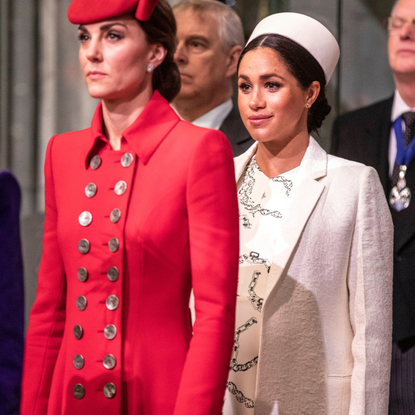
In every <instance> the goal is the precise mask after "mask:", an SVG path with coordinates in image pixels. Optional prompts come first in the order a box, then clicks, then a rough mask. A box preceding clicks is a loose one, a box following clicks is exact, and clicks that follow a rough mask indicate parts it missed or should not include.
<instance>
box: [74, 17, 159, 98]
mask: <svg viewBox="0 0 415 415" xmlns="http://www.w3.org/2000/svg"><path fill="white" fill-rule="evenodd" d="M78 32H79V39H80V42H81V45H80V48H79V60H80V63H81V67H82V70H83V73H84V78H85V81H86V84H87V86H88V90H89V94H90V95H91V96H92V97H93V98H99V99H103V100H121V101H123V100H130V99H132V98H134V97H136V96H137V95H139V94H140V93H141V92H143V91H145V90H147V89H148V88H150V89H151V81H152V75H151V73H149V72H147V67H148V65H149V63H153V66H154V68H155V67H156V66H157V65H158V64H160V63H161V62H162V60H163V59H164V56H165V50H164V48H163V47H162V46H161V45H150V44H149V43H148V42H147V40H146V36H145V33H144V31H143V29H142V28H141V27H140V25H139V24H138V22H137V20H136V19H134V17H132V16H130V15H126V16H122V17H120V18H117V19H113V20H112V19H111V20H106V21H103V22H98V23H92V24H87V25H81V26H79V29H78Z"/></svg>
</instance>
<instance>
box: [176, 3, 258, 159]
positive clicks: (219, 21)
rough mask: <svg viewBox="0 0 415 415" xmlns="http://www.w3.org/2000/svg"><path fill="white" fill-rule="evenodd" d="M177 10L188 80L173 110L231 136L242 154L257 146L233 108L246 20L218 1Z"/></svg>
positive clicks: (180, 59) (179, 54) (180, 55)
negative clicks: (235, 80)
mask: <svg viewBox="0 0 415 415" xmlns="http://www.w3.org/2000/svg"><path fill="white" fill-rule="evenodd" d="M173 10H174V14H175V17H176V21H177V37H178V39H179V44H178V47H177V50H176V54H175V60H176V63H177V66H178V67H179V71H180V74H181V81H182V88H181V90H180V93H179V94H178V95H177V97H176V98H175V99H174V101H173V107H174V108H175V110H176V111H177V113H178V114H179V115H180V116H181V117H182V118H183V119H185V120H187V121H190V122H191V123H193V124H195V125H198V126H200V127H206V128H214V129H217V130H220V131H222V132H223V133H225V134H226V136H227V137H228V139H229V141H230V143H231V146H232V150H233V152H234V155H235V156H236V155H239V154H241V153H243V152H244V151H245V150H247V149H248V148H249V147H250V145H251V144H252V143H253V140H252V138H251V137H250V135H249V133H248V132H247V130H246V129H245V126H244V125H243V123H242V121H241V118H240V116H239V111H238V109H237V108H235V107H234V106H233V104H232V94H233V77H234V75H235V73H236V69H237V64H238V59H239V55H240V54H241V52H242V49H243V47H244V43H245V39H244V33H243V28H242V23H241V20H240V18H239V17H238V15H237V14H236V13H235V11H234V10H232V9H231V8H230V7H229V6H227V5H225V4H223V3H221V2H219V1H217V0H185V1H182V2H180V3H178V4H176V5H175V6H174V7H173Z"/></svg>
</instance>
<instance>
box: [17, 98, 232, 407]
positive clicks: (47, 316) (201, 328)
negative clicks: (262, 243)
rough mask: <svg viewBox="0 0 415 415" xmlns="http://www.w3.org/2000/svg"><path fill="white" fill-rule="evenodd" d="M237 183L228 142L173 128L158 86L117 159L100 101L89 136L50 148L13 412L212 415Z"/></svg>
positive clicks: (225, 366)
mask: <svg viewBox="0 0 415 415" xmlns="http://www.w3.org/2000/svg"><path fill="white" fill-rule="evenodd" d="M125 153H130V154H131V156H132V157H130V159H129V158H128V157H129V156H124V157H123V158H122V156H123V155H124V154H125ZM97 155H99V160H100V164H99V163H96V164H95V165H94V167H97V165H98V164H99V166H98V167H97V168H95V169H93V168H91V165H93V163H94V161H96V160H97V157H96V156H97ZM130 161H131V165H129V166H128V164H129V162H130ZM90 163H91V165H90ZM123 164H124V165H125V166H126V167H124V166H123ZM234 177H235V176H234V167H233V160H232V151H231V148H230V146H229V143H228V142H227V139H226V137H225V136H224V135H223V134H222V133H220V132H218V131H213V130H207V129H201V128H198V127H195V126H193V125H191V124H189V123H187V122H185V121H181V120H180V119H179V118H178V116H177V115H176V114H175V112H174V111H173V110H172V109H171V108H170V106H169V105H168V103H167V102H166V101H165V100H164V99H163V98H162V97H161V96H160V94H159V93H158V92H155V93H154V95H153V97H152V99H151V100H150V102H149V103H148V104H147V106H146V108H145V109H144V111H143V112H142V113H141V115H140V116H139V117H138V118H137V120H136V121H135V122H134V123H133V124H132V125H131V126H130V127H129V128H128V129H127V130H126V131H125V132H124V134H123V139H122V143H121V151H113V150H111V148H110V146H109V144H108V141H107V140H106V138H105V137H104V136H103V134H102V112H101V105H99V106H98V108H97V110H96V112H95V115H94V118H93V120H92V126H91V128H89V129H86V130H82V131H77V132H72V133H67V134H62V135H57V136H54V137H53V138H52V139H51V140H50V142H49V145H48V150H47V155H46V163H45V178H46V212H45V231H44V237H43V255H42V261H41V266H40V270H39V279H38V290H37V298H36V301H35V303H34V306H33V308H32V312H31V316H30V323H29V330H28V333H27V338H26V349H25V362H24V375H23V398H22V415H28V414H36V415H41V414H53V415H56V414H68V415H69V414H70V415H75V414H76V415H82V414H86V415H92V414H99V415H105V414H111V415H116V414H122V415H125V414H137V415H138V414H140V415H170V414H173V413H174V414H175V415H185V414H189V415H190V414H191V415H213V414H219V413H220V412H221V408H222V401H223V395H224V390H225V386H226V379H227V375H228V370H229V361H230V353H231V349H232V345H233V330H234V307H235V299H236V285H237V272H238V271H237V268H238V249H239V240H238V212H237V209H238V208H237V198H236V186H235V179H234ZM89 184H90V186H88V187H87V185H89ZM93 185H95V186H96V193H95V188H94V186H93ZM86 187H87V189H86ZM124 190H125V191H124ZM123 191H124V193H123ZM116 192H117V193H118V194H117V193H116ZM87 193H88V195H87ZM94 193H95V195H94ZM115 209H119V210H118V211H117V210H115ZM82 212H84V213H83V215H81V217H80V214H81V213H82ZM85 212H86V213H85ZM78 217H79V219H78ZM117 220H118V221H117ZM80 222H82V223H83V225H81V224H80ZM88 222H90V224H89V225H88ZM113 238H116V239H113ZM81 240H83V242H82V243H81V246H79V242H80V241H81ZM85 240H86V241H85ZM110 241H111V242H110ZM117 242H118V246H117ZM88 244H89V246H88ZM81 250H83V252H84V253H81ZM86 251H88V252H86ZM113 267H116V269H115V268H113ZM85 270H86V272H85ZM117 271H118V273H117ZM86 273H87V277H86ZM117 274H118V278H117ZM85 278H87V279H86V280H85ZM192 287H193V290H194V294H195V309H196V319H197V320H196V323H195V326H194V335H193V337H192V328H191V325H190V320H189V308H188V303H189V294H190V291H191V288H192ZM111 296H113V297H111ZM111 325H112V326H111ZM114 334H115V336H114ZM111 337H113V338H112V339H111ZM104 358H105V359H104ZM105 366H106V367H105ZM113 366H114V367H113ZM112 367H113V368H112ZM114 393H115V395H114ZM74 395H76V397H75V396H74ZM112 395H114V396H112ZM108 396H109V397H108ZM111 396H112V397H111Z"/></svg>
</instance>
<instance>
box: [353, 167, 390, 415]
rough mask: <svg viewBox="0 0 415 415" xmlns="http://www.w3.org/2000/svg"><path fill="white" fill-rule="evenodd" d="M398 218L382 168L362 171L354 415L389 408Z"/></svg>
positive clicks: (355, 270)
mask: <svg viewBox="0 0 415 415" xmlns="http://www.w3.org/2000/svg"><path fill="white" fill-rule="evenodd" d="M392 274H393V224H392V219H391V215H390V211H389V208H388V205H387V201H386V199H385V195H384V191H383V189H382V186H381V184H380V181H379V178H378V175H377V173H376V171H375V170H374V169H373V168H371V167H365V168H364V170H363V174H362V175H361V176H360V183H359V196H358V206H357V211H356V224H355V229H354V235H353V240H352V246H351V252H350V264H349V272H348V287H349V296H350V297H349V299H350V300H349V304H350V321H351V324H352V328H353V331H354V339H353V343H352V353H353V359H354V368H353V373H352V381H351V402H350V415H360V414H362V415H363V414H365V415H370V414H376V415H382V414H385V415H386V414H387V413H388V400H389V377H390V362H391V345H392Z"/></svg>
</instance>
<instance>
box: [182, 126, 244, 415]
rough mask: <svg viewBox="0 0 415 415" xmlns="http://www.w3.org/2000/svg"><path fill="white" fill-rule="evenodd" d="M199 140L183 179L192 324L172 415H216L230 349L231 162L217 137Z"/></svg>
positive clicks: (234, 252)
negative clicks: (187, 221) (187, 174)
mask: <svg viewBox="0 0 415 415" xmlns="http://www.w3.org/2000/svg"><path fill="white" fill-rule="evenodd" d="M205 134H206V137H205V139H204V140H201V142H200V143H199V146H198V147H197V149H196V151H195V153H194V154H193V159H192V160H191V167H190V171H189V176H188V187H187V208H188V215H189V240H190V258H191V269H192V284H193V290H194V297H195V311H196V322H195V324H194V327H193V332H194V335H193V338H192V340H191V344H190V348H189V351H188V354H187V358H186V363H185V366H184V369H183V374H182V378H181V382H180V388H179V393H178V396H177V400H176V406H175V411H174V415H218V414H220V413H221V410H222V405H223V397H224V393H225V387H226V380H227V377H228V373H229V363H230V358H231V351H232V346H233V334H234V324H235V320H234V319H235V303H236V287H237V274H238V255H239V220H238V204H237V195H236V184H235V174H234V167H233V158H232V151H231V148H230V146H229V143H228V142H227V139H226V137H225V136H224V135H223V134H222V133H220V132H217V131H213V130H212V131H211V132H206V133H205Z"/></svg>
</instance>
